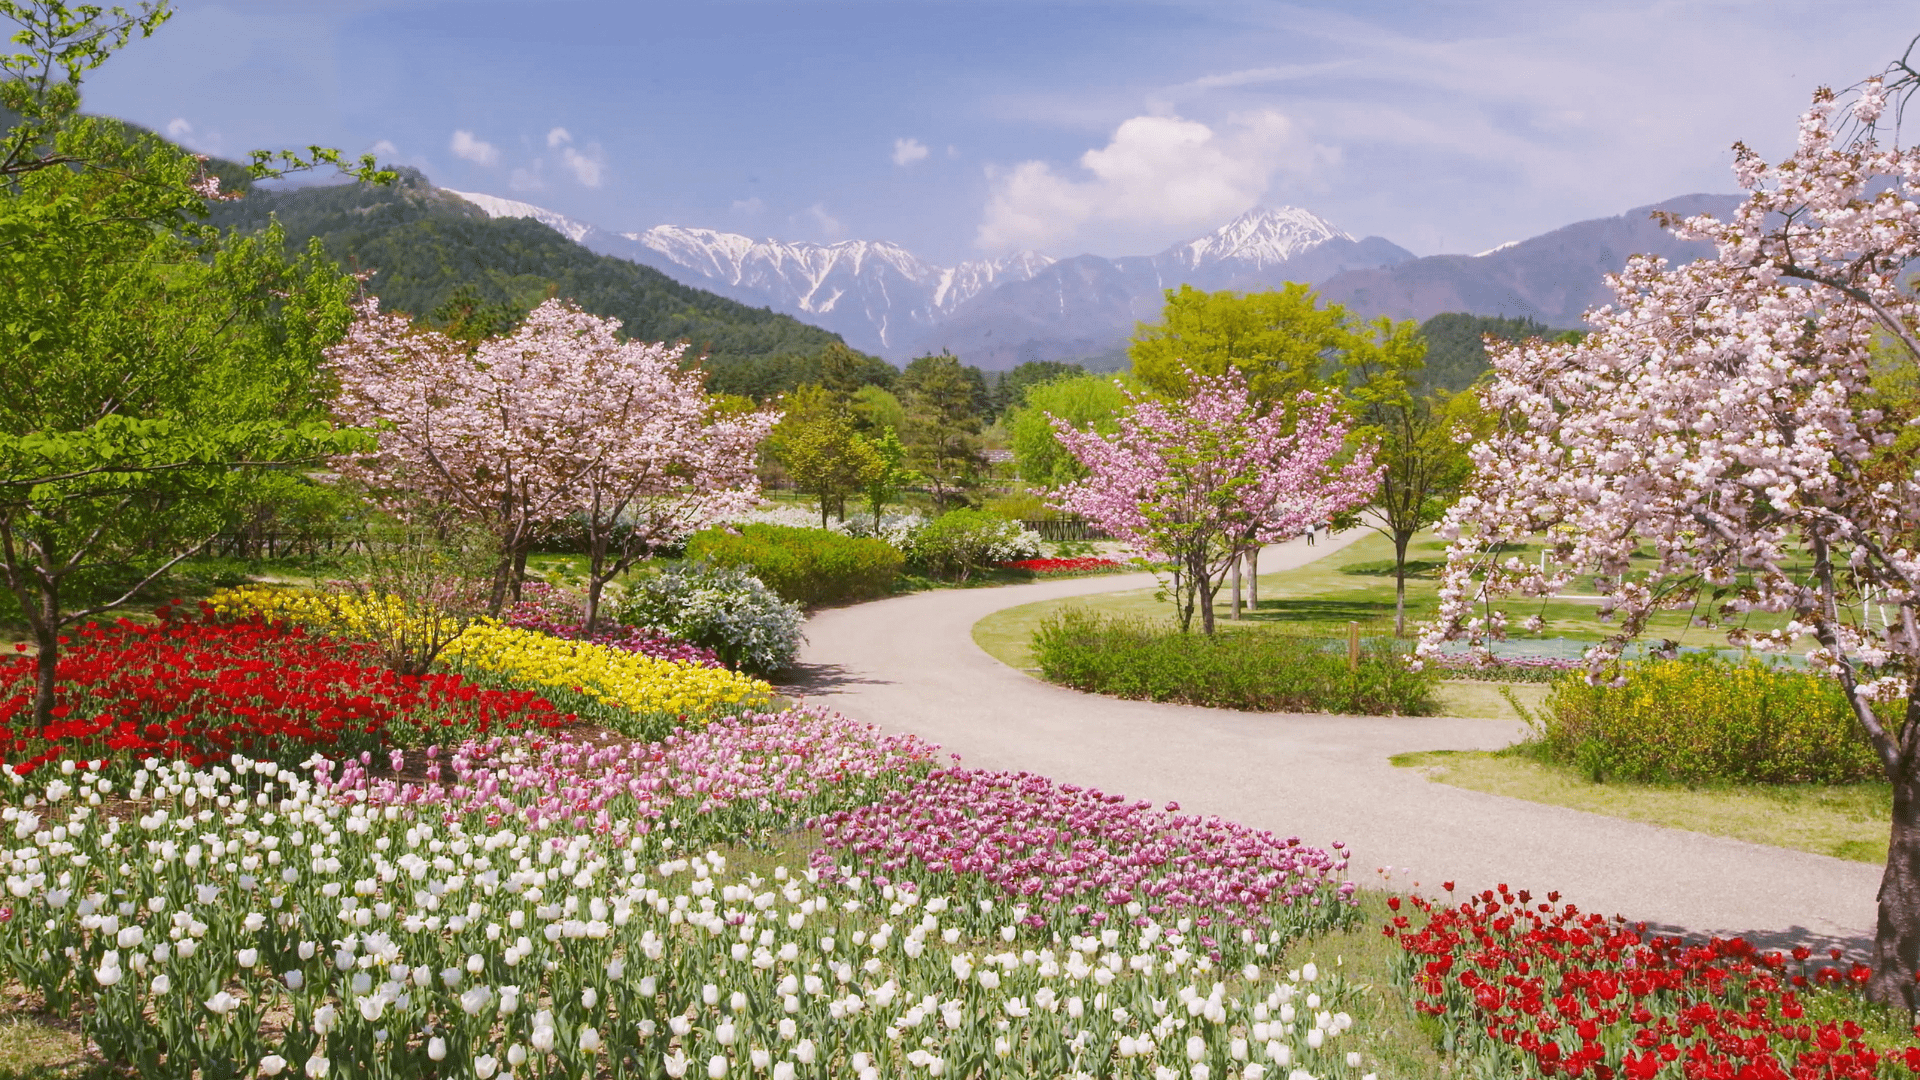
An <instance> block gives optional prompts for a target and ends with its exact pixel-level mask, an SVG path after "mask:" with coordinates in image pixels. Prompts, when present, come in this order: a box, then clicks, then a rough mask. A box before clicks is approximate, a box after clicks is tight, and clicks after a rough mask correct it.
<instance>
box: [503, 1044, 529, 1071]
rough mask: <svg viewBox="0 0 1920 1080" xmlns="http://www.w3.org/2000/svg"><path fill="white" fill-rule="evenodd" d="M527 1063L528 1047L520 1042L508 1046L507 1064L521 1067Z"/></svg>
mask: <svg viewBox="0 0 1920 1080" xmlns="http://www.w3.org/2000/svg"><path fill="white" fill-rule="evenodd" d="M526 1063H527V1048H526V1047H524V1046H521V1045H520V1044H519V1043H514V1044H513V1045H512V1046H509V1047H507V1064H509V1065H511V1066H513V1067H514V1068H516V1069H517V1068H519V1067H520V1066H522V1065H525V1064H526Z"/></svg>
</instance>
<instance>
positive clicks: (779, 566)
mask: <svg viewBox="0 0 1920 1080" xmlns="http://www.w3.org/2000/svg"><path fill="white" fill-rule="evenodd" d="M687 558H688V559H691V560H693V561H695V562H705V563H710V564H712V565H714V566H724V567H738V568H741V569H744V570H747V571H749V572H751V573H752V574H753V576H754V577H757V578H759V579H760V580H761V581H763V582H765V583H766V585H767V587H768V588H770V589H772V590H773V591H774V592H776V593H779V594H780V596H781V597H782V598H784V599H787V600H791V601H793V602H795V603H797V604H807V605H814V604H834V603H842V602H845V601H851V600H872V599H874V598H876V597H881V596H886V595H887V594H888V593H890V592H892V591H893V583H894V579H896V578H898V577H899V576H900V568H901V567H902V566H903V565H904V564H905V563H906V556H905V555H902V554H901V553H900V552H899V551H898V550H896V549H895V548H894V547H893V546H892V545H890V544H888V543H886V542H885V541H883V540H870V539H864V538H860V537H853V536H845V535H842V534H840V533H837V532H833V531H831V530H829V529H796V528H793V527H791V526H787V525H764V524H756V525H748V526H746V527H745V528H742V529H741V530H740V531H739V532H738V533H734V532H730V531H728V530H726V529H724V528H717V529H707V530H705V531H703V532H698V533H695V534H694V535H693V536H692V538H690V539H689V540H688V541H687Z"/></svg>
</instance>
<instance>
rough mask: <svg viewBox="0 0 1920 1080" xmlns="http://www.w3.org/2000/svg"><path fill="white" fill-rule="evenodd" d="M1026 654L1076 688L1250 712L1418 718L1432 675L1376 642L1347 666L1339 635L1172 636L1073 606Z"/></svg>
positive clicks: (1427, 708) (1428, 704) (1428, 701)
mask: <svg viewBox="0 0 1920 1080" xmlns="http://www.w3.org/2000/svg"><path fill="white" fill-rule="evenodd" d="M1033 654H1034V659H1035V660H1036V662H1037V663H1038V664H1039V666H1040V673H1041V675H1042V676H1043V677H1044V678H1045V679H1046V680H1047V681H1048V682H1053V683H1059V684H1060V685H1062V686H1070V687H1073V688H1074V689H1076V690H1086V691H1090V692H1092V693H1096V694H1112V695H1114V696H1115V697H1123V698H1134V699H1137V700H1147V701H1173V702H1179V703H1180V704H1183V705H1205V706H1211V707H1215V708H1224V709H1246V710H1250V711H1256V712H1327V713H1349V714H1356V715H1381V714H1388V715H1401V716H1427V715H1430V714H1432V712H1433V711H1434V701H1433V687H1434V683H1435V682H1437V681H1438V676H1437V675H1436V674H1435V673H1434V672H1432V671H1410V670H1408V669H1407V665H1406V662H1405V658H1404V657H1403V656H1402V655H1401V654H1400V653H1398V652H1397V651H1395V650H1393V649H1392V648H1390V647H1381V646H1379V645H1377V644H1372V643H1370V644H1369V645H1368V646H1367V647H1366V648H1365V649H1364V650H1363V651H1362V653H1361V656H1360V670H1359V671H1358V672H1350V671H1348V670H1347V655H1346V642H1344V641H1335V640H1332V639H1322V638H1308V637H1296V636H1293V635H1289V634H1276V633H1268V632H1262V631H1258V630H1245V631H1227V632H1224V633H1219V634H1214V635H1211V636H1208V635H1204V634H1182V633H1180V632H1179V631H1177V630H1175V629H1173V628H1171V627H1167V628H1162V627H1159V626H1155V625H1151V624H1148V623H1146V622H1144V621H1141V620H1135V619H1102V618H1101V617H1099V616H1097V615H1094V614H1092V613H1090V612H1088V611H1086V610H1085V609H1082V608H1067V609H1065V610H1063V611H1061V612H1060V613H1059V614H1057V615H1054V616H1051V617H1049V618H1048V619H1046V620H1045V621H1044V622H1042V623H1041V624H1040V629H1039V630H1036V631H1035V632H1034V635H1033Z"/></svg>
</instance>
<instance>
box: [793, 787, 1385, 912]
mask: <svg viewBox="0 0 1920 1080" xmlns="http://www.w3.org/2000/svg"><path fill="white" fill-rule="evenodd" d="M1178 809H1179V807H1178V804H1175V803H1168V804H1167V806H1166V809H1165V810H1158V809H1155V808H1154V807H1153V806H1152V805H1151V804H1149V803H1146V802H1138V801H1131V800H1128V799H1125V798H1123V797H1122V796H1119V795H1110V794H1107V793H1105V792H1101V791H1098V790H1095V789H1092V788H1082V787H1078V786H1076V785H1073V784H1056V783H1054V782H1053V781H1052V780H1049V779H1047V778H1046V777H1044V776H1036V775H1034V774H1032V773H1027V772H1018V773H1012V772H983V771H977V770H972V769H962V768H950V769H941V770H937V771H935V772H933V773H930V774H929V775H928V776H927V778H926V779H925V780H923V781H921V782H920V783H917V784H914V785H913V786H911V787H907V788H904V789H901V790H897V791H892V792H888V793H887V794H886V795H884V796H883V797H882V798H880V799H879V800H878V801H877V802H874V803H872V804H870V805H865V806H859V807H856V808H853V809H848V810H841V811H838V812H836V813H831V814H828V815H825V816H824V817H822V818H820V819H818V820H817V821H816V822H814V824H815V825H816V827H818V828H819V829H820V831H821V833H822V836H823V846H822V848H821V849H820V850H819V851H818V852H816V853H815V855H814V865H815V866H816V868H818V869H820V870H822V871H829V872H834V873H839V874H841V875H842V876H847V875H851V874H855V873H870V874H872V875H873V878H874V881H875V883H876V884H884V883H885V882H886V881H888V880H889V879H898V878H906V879H909V880H913V881H916V882H921V883H925V884H927V885H931V884H932V883H933V882H935V881H938V882H939V886H938V887H939V888H941V889H943V890H952V891H954V892H955V893H956V894H958V895H960V896H963V897H965V898H966V899H967V900H968V901H969V902H970V903H973V904H975V905H977V904H978V903H979V902H980V901H983V900H985V901H989V902H993V901H1000V900H1008V899H1010V900H1012V901H1014V902H1016V903H1017V904H1018V905H1020V906H1021V907H1024V909H1025V912H1024V914H1023V915H1021V914H1018V912H1017V909H1016V912H1017V917H1020V918H1022V919H1023V920H1024V921H1025V922H1026V923H1027V925H1030V926H1036V927H1039V926H1046V925H1048V924H1050V923H1051V924H1053V927H1054V929H1056V930H1061V931H1065V930H1068V929H1070V928H1084V927H1087V926H1093V927H1098V926H1102V925H1105V924H1106V923H1108V922H1109V921H1111V920H1116V919H1124V920H1126V921H1131V922H1132V923H1134V924H1135V925H1145V924H1146V921H1147V920H1148V919H1149V918H1153V919H1157V920H1160V921H1166V920H1167V919H1169V918H1171V917H1175V916H1178V915H1180V914H1182V913H1186V912H1192V913H1193V915H1194V920H1193V921H1194V923H1195V925H1196V926H1197V927H1198V928H1199V933H1200V934H1201V940H1202V943H1203V944H1205V945H1207V946H1208V947H1209V948H1217V947H1218V946H1219V945H1221V944H1223V943H1226V942H1223V941H1221V940H1218V935H1222V934H1226V933H1227V932H1228V931H1227V927H1219V926H1217V925H1216V923H1217V920H1219V919H1222V918H1224V920H1225V921H1226V923H1227V924H1228V926H1229V927H1231V928H1232V929H1233V930H1235V931H1239V930H1246V931H1249V935H1248V936H1249V938H1250V931H1251V928H1253V927H1256V926H1267V925H1271V924H1273V923H1275V922H1281V923H1285V924H1288V925H1298V924H1300V923H1302V922H1311V921H1313V920H1315V919H1316V918H1318V917H1319V916H1320V915H1321V914H1322V912H1316V911H1315V909H1324V915H1325V916H1327V917H1329V918H1332V917H1337V915H1335V914H1334V913H1333V912H1332V911H1331V908H1332V907H1334V906H1337V905H1338V903H1340V902H1344V901H1346V900H1348V899H1349V898H1350V897H1351V895H1352V893H1353V888H1354V886H1353V884H1352V883H1351V882H1348V881H1343V880H1341V877H1340V876H1341V875H1342V874H1344V873H1345V872H1346V868H1347V854H1346V852H1345V851H1344V849H1343V845H1341V844H1339V843H1335V844H1334V845H1333V851H1332V852H1327V851H1322V850H1320V849H1318V848H1314V847H1309V846H1307V845H1305V844H1302V843H1301V842H1300V840H1299V838H1298V837H1285V838H1283V837H1278V836H1275V835H1274V834H1272V833H1269V832H1262V831H1259V830H1256V829H1250V828H1248V827H1246V826H1244V825H1239V824H1235V823H1233V822H1230V821H1224V820H1222V819H1220V818H1218V817H1202V816H1197V815H1184V816H1183V815H1178V814H1176V813H1174V811H1177V810H1178ZM849 857H850V858H851V863H850V864H849V865H847V866H845V867H839V866H837V865H836V859H846V858H849ZM1289 909H1297V910H1289ZM987 918H988V920H989V921H991V919H992V918H993V916H992V915H991V913H990V912H989V914H988V916H987ZM1002 918H1003V921H1004V917H1002ZM1209 927H1214V929H1213V930H1212V931H1211V932H1210V931H1209V929H1208V928H1209ZM1234 936H1235V937H1239V936H1240V935H1238V934H1235V935H1234Z"/></svg>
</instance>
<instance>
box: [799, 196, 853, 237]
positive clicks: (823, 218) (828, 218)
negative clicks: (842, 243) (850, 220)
mask: <svg viewBox="0 0 1920 1080" xmlns="http://www.w3.org/2000/svg"><path fill="white" fill-rule="evenodd" d="M806 220H807V221H809V222H811V223H812V225H813V228H814V231H815V232H817V233H818V234H819V235H820V236H821V237H823V238H824V239H826V240H828V241H829V242H831V241H834V240H838V239H840V238H841V237H843V236H845V235H846V234H847V227H846V223H845V222H842V221H841V220H840V219H839V218H837V217H834V216H833V215H832V214H830V213H828V212H827V208H826V206H825V204H823V203H814V204H813V205H812V206H809V207H807V211H806Z"/></svg>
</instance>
